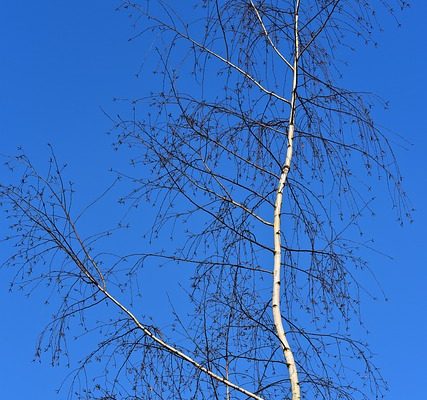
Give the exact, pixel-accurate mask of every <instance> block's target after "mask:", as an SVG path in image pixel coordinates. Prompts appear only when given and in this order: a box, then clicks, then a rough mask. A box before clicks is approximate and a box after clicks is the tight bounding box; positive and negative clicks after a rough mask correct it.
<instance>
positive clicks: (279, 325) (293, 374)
mask: <svg viewBox="0 0 427 400" xmlns="http://www.w3.org/2000/svg"><path fill="white" fill-rule="evenodd" d="M298 11H299V0H296V2H295V14H294V41H295V49H294V64H293V82H292V96H291V109H290V115H289V127H288V134H287V138H288V147H287V151H286V159H285V163H284V165H283V167H282V172H281V175H280V180H279V184H278V187H277V191H276V201H275V204H274V221H273V225H274V226H273V229H274V269H273V295H272V308H273V319H274V325H275V328H276V334H277V336H278V338H279V340H280V344H281V347H282V349H283V355H284V357H285V360H286V366H287V368H288V372H289V380H290V383H291V390H292V400H300V399H301V392H300V385H299V379H298V372H297V368H296V363H295V358H294V354H293V352H292V349H291V347H290V345H289V342H288V339H287V337H286V333H285V329H284V327H283V320H282V313H281V308H280V300H281V293H280V286H281V283H282V280H281V268H282V251H281V227H282V220H281V210H282V204H283V191H284V188H285V185H286V181H287V178H288V174H289V170H290V168H291V162H292V155H293V139H294V130H295V111H296V97H297V86H298V58H299V40H298Z"/></svg>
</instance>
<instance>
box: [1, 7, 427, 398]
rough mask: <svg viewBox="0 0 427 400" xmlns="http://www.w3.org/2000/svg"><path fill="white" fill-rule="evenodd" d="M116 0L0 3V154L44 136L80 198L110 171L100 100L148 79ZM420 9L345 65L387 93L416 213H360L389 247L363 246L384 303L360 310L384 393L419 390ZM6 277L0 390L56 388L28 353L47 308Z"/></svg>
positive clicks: (422, 282)
mask: <svg viewBox="0 0 427 400" xmlns="http://www.w3.org/2000/svg"><path fill="white" fill-rule="evenodd" d="M118 3H119V2H118V1H117V2H115V1H112V0H91V1H82V0H76V1H73V2H62V1H61V2H58V1H52V0H50V1H47V0H39V1H34V0H31V1H30V0H22V1H16V0H4V1H3V2H2V11H1V13H0V35H1V40H0V54H1V62H0V77H1V78H0V143H1V146H0V153H2V154H13V153H15V151H16V147H17V146H19V145H23V146H24V148H25V149H27V150H28V152H29V154H30V155H31V156H32V157H34V158H35V159H36V160H38V161H40V162H41V161H42V160H43V159H44V158H45V156H46V143H48V142H50V143H53V144H54V145H55V148H56V151H57V154H58V156H59V157H60V158H61V159H62V160H66V161H67V162H69V163H70V170H69V173H70V175H71V176H73V178H74V180H76V181H77V182H78V184H79V187H80V189H81V191H82V192H84V193H85V194H86V195H87V196H88V198H90V197H91V194H94V193H95V192H94V189H93V186H94V185H93V182H97V183H100V184H102V183H103V182H105V183H107V182H108V181H109V179H110V178H109V177H108V174H106V173H105V171H106V170H107V169H108V167H110V164H111V163H110V159H111V157H112V156H113V153H112V151H111V148H110V140H111V138H109V137H108V136H106V135H105V134H104V133H105V132H106V131H107V130H108V129H109V128H110V126H111V123H110V121H109V120H108V119H107V118H106V117H105V115H104V114H103V113H102V111H101V107H102V108H104V109H106V110H107V111H109V112H112V113H114V112H115V110H116V104H115V103H113V102H112V99H113V97H132V96H133V95H137V94H138V93H140V92H141V91H142V90H143V89H144V90H146V86H144V84H145V83H144V82H141V80H138V79H136V78H135V73H136V72H137V71H138V68H139V65H140V63H141V61H142V55H143V54H144V49H143V48H142V45H141V43H138V42H135V43H129V42H128V41H127V39H128V37H129V36H130V34H131V32H132V31H131V28H130V26H129V25H130V21H129V20H128V18H127V17H126V14H125V13H119V12H115V11H114V10H115V7H116V6H117V4H118ZM426 15H427V3H426V2H425V1H421V0H415V1H413V5H412V8H411V9H410V10H408V11H406V12H405V14H404V15H403V16H402V17H401V23H402V28H400V29H397V28H396V24H395V23H394V22H393V21H392V20H391V19H387V20H384V23H383V25H384V28H385V32H384V33H383V34H380V35H378V36H377V38H378V41H379V43H380V45H379V47H378V48H375V49H372V48H368V49H362V50H361V51H359V52H358V53H357V54H356V55H355V57H354V59H352V60H351V62H350V66H349V68H348V70H347V71H346V74H347V80H348V81H349V82H350V83H351V85H352V86H353V87H354V88H360V89H362V90H370V91H373V92H376V93H378V94H380V95H381V96H383V97H384V98H386V99H388V100H390V103H391V109H390V111H389V112H387V113H385V114H382V113H379V114H378V121H379V122H380V123H381V124H382V125H385V126H387V127H388V128H390V129H392V130H393V131H394V132H398V133H399V134H401V135H402V136H403V137H405V138H406V139H407V141H408V142H409V143H410V144H408V145H407V149H402V148H397V149H396V150H397V154H398V158H399V160H400V166H401V170H402V173H403V175H404V177H405V179H406V188H407V191H408V193H409V196H410V198H411V200H412V203H413V205H414V207H415V208H416V209H417V211H416V213H415V222H414V223H413V224H412V225H406V226H405V227H404V228H400V227H398V225H397V224H395V223H394V221H393V217H390V214H391V213H390V212H389V209H388V208H387V207H385V206H384V207H382V205H377V206H378V209H379V210H378V211H379V212H378V216H377V217H376V219H375V222H374V223H372V224H369V223H368V226H369V229H370V230H371V231H372V235H373V236H374V237H375V239H376V244H375V247H376V248H377V249H378V250H380V251H381V252H384V253H387V254H389V255H390V256H392V257H393V260H389V259H388V258H385V257H381V256H379V255H375V254H372V255H371V263H372V267H373V269H374V270H375V271H376V273H377V276H378V279H379V280H380V281H381V283H382V287H383V288H384V290H385V292H386V294H387V297H388V298H389V302H388V303H383V302H378V303H373V304H368V305H365V311H364V315H365V318H366V320H367V325H368V326H369V328H370V331H371V335H370V336H371V337H370V343H371V345H372V348H373V349H374V351H375V352H376V353H377V355H378V356H377V361H378V364H379V366H380V367H381V369H382V371H383V374H384V376H385V377H386V379H388V381H389V383H390V389H391V390H390V392H389V394H388V395H387V397H386V398H387V399H389V400H398V399H399V400H400V399H405V398H412V399H421V398H424V397H425V384H424V382H425V374H426V372H427V368H426V366H425V360H426V359H427V350H426V346H425V338H426V337H427V321H426V320H427V318H426V315H427V313H426V309H427V295H426V293H427V292H426V289H425V287H426V285H427V268H426V266H427V262H426V261H427V256H426V251H425V249H424V247H425V246H426V243H425V241H426V233H427V232H426V226H427V212H426V208H425V205H426V204H427V177H426V174H425V170H426V167H425V165H424V164H423V161H424V160H425V159H426V155H425V149H426V148H427V135H426V133H427V132H426V131H427V128H426V125H425V121H424V117H425V114H426V110H425V98H424V97H425V93H426V92H427V83H426V78H425V73H426V71H427V55H426V53H425V51H424V50H425V39H426V28H425V17H426ZM0 174H2V172H1V170H0ZM387 206H388V204H387ZM1 227H4V225H0V228H1ZM369 233H370V232H369ZM7 279H8V275H7V274H5V273H4V272H0V310H1V315H2V323H1V324H2V325H1V329H0V396H1V398H4V399H27V398H29V399H33V400H38V399H44V400H50V399H56V398H62V397H63V395H64V394H63V395H61V396H60V397H58V396H57V394H56V392H55V389H57V388H58V386H59V384H60V383H61V380H62V378H63V377H64V375H65V373H66V371H65V370H64V369H63V368H61V367H59V368H51V367H50V366H49V364H48V362H46V363H43V364H38V363H32V356H33V353H34V347H35V342H36V339H37V336H38V333H39V332H40V330H41V329H42V328H43V326H44V324H45V323H46V322H47V321H48V320H49V315H47V314H46V309H45V308H43V307H42V306H41V304H40V298H38V296H37V295H35V296H32V297H31V298H25V297H24V296H22V294H20V293H12V294H9V293H8V292H7ZM46 361H47V360H46Z"/></svg>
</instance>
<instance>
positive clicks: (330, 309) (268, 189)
mask: <svg viewBox="0 0 427 400" xmlns="http://www.w3.org/2000/svg"><path fill="white" fill-rule="evenodd" d="M396 5H397V6H399V7H401V8H404V7H406V6H407V4H406V3H405V2H404V1H399V2H396ZM120 8H121V9H122V10H123V11H124V12H127V13H128V14H129V15H130V16H131V18H132V20H133V21H134V23H135V25H134V27H135V36H134V37H133V38H132V40H136V41H138V42H137V43H141V46H143V47H144V48H148V49H149V50H148V51H147V52H146V53H147V59H144V62H143V65H142V70H141V71H142V72H141V74H140V75H141V76H140V79H141V80H142V81H144V80H149V79H153V80H154V81H155V82H158V84H159V91H158V92H156V93H142V94H141V97H140V98H138V99H131V100H122V102H124V104H129V107H128V109H129V112H128V113H126V112H125V113H122V114H120V115H118V116H117V117H114V118H113V117H111V118H112V120H113V129H112V134H113V135H114V137H115V140H114V147H115V149H117V150H118V151H121V152H122V154H123V153H125V152H129V153H125V154H129V158H130V159H131V168H129V169H128V170H126V171H116V172H115V173H116V175H117V180H118V181H120V182H121V185H122V186H121V187H123V186H125V187H126V188H127V190H126V191H124V192H123V193H122V195H121V196H120V199H119V203H120V204H121V205H120V207H122V208H123V209H125V210H128V211H127V213H126V217H124V219H123V220H121V223H120V225H119V228H117V229H122V228H124V227H125V226H126V218H127V219H132V220H133V221H135V220H136V221H139V223H137V224H136V225H137V226H140V225H143V224H144V220H143V215H144V213H146V211H145V210H146V209H147V206H148V205H149V204H151V205H153V206H154V208H155V210H156V217H155V219H154V222H153V225H152V228H151V234H150V235H149V236H150V237H149V238H147V240H146V241H145V242H144V243H141V247H140V248H139V249H136V251H135V252H132V253H125V254H123V253H121V251H120V249H117V248H114V243H113V244H112V243H111V241H110V242H108V241H105V240H104V239H105V238H106V237H110V236H111V235H112V234H113V233H114V230H115V229H111V230H107V231H105V232H99V233H94V232H91V233H87V232H81V228H80V219H81V217H82V215H83V214H85V213H88V212H90V210H91V209H92V207H93V204H90V205H89V206H88V207H87V208H84V209H82V210H75V209H74V208H73V201H72V199H73V197H74V196H75V193H74V189H73V187H72V185H69V184H67V183H66V179H65V178H64V176H65V175H66V172H64V170H63V168H62V167H61V165H60V163H59V162H58V161H57V159H56V158H55V155H54V153H53V152H52V155H51V158H50V162H49V169H48V172H47V174H42V173H41V172H39V171H38V170H37V168H35V167H34V166H33V164H32V163H31V161H30V160H29V159H28V158H27V157H26V156H25V155H23V154H21V155H20V156H18V157H17V158H15V159H13V160H10V162H9V165H10V167H11V168H13V169H14V171H16V169H17V168H18V169H19V168H21V170H22V171H23V172H22V173H23V178H22V179H21V180H20V181H19V183H10V184H6V183H3V184H2V185H1V190H0V194H1V199H2V203H3V206H4V209H5V210H6V212H7V215H8V218H9V219H10V220H11V228H10V229H11V232H12V233H11V235H10V237H9V240H11V241H13V243H14V244H15V249H16V252H15V253H14V254H13V255H12V256H11V257H10V258H8V259H7V261H6V263H5V265H7V266H8V267H10V268H13V270H14V271H15V278H14V280H13V285H15V286H20V287H23V288H27V289H28V290H29V291H30V292H31V291H32V290H33V288H34V287H35V286H38V285H40V284H45V285H47V286H49V287H52V288H53V289H54V290H55V292H56V293H57V294H58V299H60V306H59V309H58V312H57V314H56V315H55V317H54V318H53V319H52V322H51V323H50V325H49V326H48V327H47V328H46V331H45V332H43V333H42V335H41V338H40V344H39V347H38V352H39V353H40V354H41V353H43V351H46V350H50V351H51V355H52V360H53V362H54V363H55V362H57V361H59V360H61V358H62V357H64V355H65V354H66V349H67V340H69V339H70V338H69V336H72V335H70V333H69V332H74V331H75V330H78V329H81V330H82V331H83V332H90V331H91V330H93V329H96V330H97V332H99V333H98V336H99V341H98V343H97V345H96V346H95V347H94V350H93V352H91V353H90V354H88V355H87V357H85V358H84V359H83V360H82V361H81V363H80V364H79V366H78V367H77V368H76V370H75V371H73V373H72V374H71V376H70V380H69V386H70V387H71V389H70V391H69V392H68V393H69V397H70V398H85V399H101V398H102V399H190V398H191V399H226V400H231V399H247V398H252V399H258V400H260V399H264V400H267V399H291V400H300V399H372V398H378V397H380V396H381V395H382V394H383V391H384V389H385V383H384V381H383V379H382V377H381V375H380V373H379V371H378V370H377V368H376V367H375V365H374V364H373V361H372V359H371V353H370V351H369V348H368V347H367V344H366V343H364V341H363V340H362V339H360V340H359V339H358V338H357V335H355V333H358V331H357V329H355V326H356V325H357V324H356V323H355V322H357V323H358V322H360V321H359V318H360V317H359V315H360V314H359V311H360V310H359V307H360V295H361V293H363V291H364V285H363V282H364V279H366V278H367V276H368V275H369V273H366V272H369V266H368V264H367V263H366V262H365V260H364V259H363V258H362V257H361V255H362V254H363V251H362V249H361V247H363V243H359V242H357V240H356V239H355V237H356V235H357V234H358V233H359V230H360V229H361V228H360V225H359V220H360V218H361V217H363V216H365V215H367V214H369V213H370V212H372V201H373V194H372V193H371V187H372V185H376V184H377V183H376V179H377V178H378V179H379V180H380V183H381V184H383V185H385V187H386V188H387V189H388V191H389V193H390V199H391V204H392V207H394V208H395V209H396V212H397V214H398V216H399V217H402V218H404V217H406V216H409V214H408V211H407V207H406V204H405V196H404V193H403V192H402V188H401V176H400V173H399V169H398V164H397V162H396V160H395V157H394V153H393V150H392V148H391V146H390V139H389V136H388V133H385V132H383V131H382V130H380V129H378V128H377V126H376V125H375V123H374V121H373V119H372V108H373V106H374V105H375V104H378V103H380V102H379V101H378V100H377V99H376V98H375V97H374V96H370V95H367V94H365V93H362V92H357V91H354V90H351V89H344V88H342V87H341V85H340V82H341V81H342V79H341V75H340V68H341V67H342V65H340V64H339V62H338V61H337V60H338V59H339V58H340V57H341V55H342V54H346V53H345V51H347V50H346V49H347V48H348V47H351V46H353V45H354V43H355V41H356V40H360V41H362V43H363V42H365V43H367V44H373V39H372V35H373V32H374V31H375V29H377V28H378V21H377V20H376V11H378V12H383V11H384V9H385V10H386V11H389V12H390V13H391V14H392V15H393V13H394V10H393V9H392V8H391V7H390V5H388V4H384V2H382V1H378V4H376V2H367V1H363V0H281V1H278V0H268V1H255V0H224V1H220V0H204V1H199V2H194V4H193V3H191V4H185V5H177V4H174V2H166V1H165V2H162V1H155V2H154V1H153V2H140V3H134V2H131V1H123V2H122V4H121V6H120ZM180 8H181V9H180ZM379 9H381V10H379ZM152 66H155V70H154V76H151V75H150V74H151V71H148V69H149V68H151V67H152ZM347 71H349V72H350V73H351V68H347ZM126 107H127V106H126ZM122 108H123V107H122ZM123 183H124V185H123ZM102 197H103V196H101V197H100V198H102ZM98 200H99V199H98ZM98 200H97V201H98ZM140 209H142V210H144V211H143V213H142V214H141V213H140V212H139V211H138V210H140ZM129 232H134V231H132V230H130V231H129ZM165 235H167V236H168V237H169V236H170V239H168V243H167V245H162V246H159V242H162V243H164V241H165V237H166V236H165ZM150 238H151V239H150ZM165 262H167V263H168V264H169V265H172V266H175V267H176V268H179V269H183V268H184V269H185V271H191V275H192V278H191V280H190V281H189V282H187V283H188V286H187V287H185V288H184V290H183V296H184V294H185V297H186V298H187V299H188V301H187V303H188V304H187V305H186V308H187V307H189V306H190V305H191V310H192V311H190V312H189V313H187V312H186V313H180V310H179V307H178V306H176V307H172V315H173V319H174V321H173V323H171V324H170V325H168V326H163V325H162V326H158V325H157V324H156V321H155V320H153V321H152V320H151V319H150V318H149V310H144V311H143V312H142V313H141V312H140V311H139V310H141V306H140V304H139V303H138V302H139V300H138V293H139V288H140V287H139V284H140V282H141V276H142V274H143V271H144V270H145V268H147V265H150V268H151V267H153V266H154V267H155V266H156V265H160V264H163V263H165ZM182 302H183V303H184V300H182ZM142 309H143V306H142ZM144 313H147V314H144ZM76 316H78V319H79V321H81V324H80V325H81V326H76V324H75V321H76ZM94 361H96V362H97V363H94ZM93 364H96V366H93ZM100 369H101V370H102V371H103V372H102V373H99V371H100ZM88 376H89V377H90V379H88V378H87V377H88ZM83 377H84V379H83Z"/></svg>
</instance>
